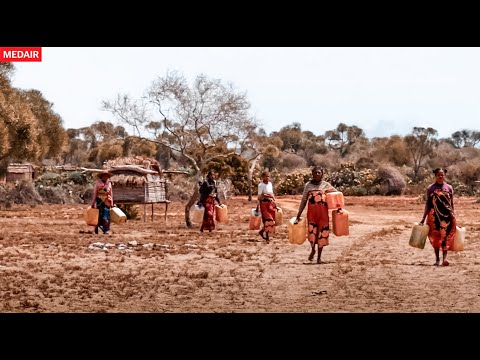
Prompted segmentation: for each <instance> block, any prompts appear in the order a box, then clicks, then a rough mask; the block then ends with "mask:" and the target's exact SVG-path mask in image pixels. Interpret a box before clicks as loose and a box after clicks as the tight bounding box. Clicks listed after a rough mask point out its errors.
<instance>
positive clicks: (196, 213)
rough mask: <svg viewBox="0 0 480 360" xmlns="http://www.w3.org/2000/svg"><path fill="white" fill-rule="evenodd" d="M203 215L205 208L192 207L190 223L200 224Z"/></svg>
mask: <svg viewBox="0 0 480 360" xmlns="http://www.w3.org/2000/svg"><path fill="white" fill-rule="evenodd" d="M204 213H205V208H204V207H203V206H201V205H200V206H199V205H195V206H194V207H193V213H192V221H193V222H194V223H197V224H201V223H202V221H203V214H204Z"/></svg>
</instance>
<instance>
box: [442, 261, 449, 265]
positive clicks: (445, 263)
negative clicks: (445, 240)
mask: <svg viewBox="0 0 480 360" xmlns="http://www.w3.org/2000/svg"><path fill="white" fill-rule="evenodd" d="M448 265H450V263H449V262H448V261H447V260H443V263H442V266H448Z"/></svg>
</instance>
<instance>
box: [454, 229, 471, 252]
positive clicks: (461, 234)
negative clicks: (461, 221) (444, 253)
mask: <svg viewBox="0 0 480 360" xmlns="http://www.w3.org/2000/svg"><path fill="white" fill-rule="evenodd" d="M466 232H467V230H466V229H465V228H464V227H459V226H457V231H456V232H455V237H454V238H453V246H452V247H451V248H450V250H451V251H463V250H464V248H465V234H466Z"/></svg>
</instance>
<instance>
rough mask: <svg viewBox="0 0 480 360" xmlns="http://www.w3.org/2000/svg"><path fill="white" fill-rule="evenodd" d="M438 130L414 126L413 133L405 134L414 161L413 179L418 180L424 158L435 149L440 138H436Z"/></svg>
mask: <svg viewBox="0 0 480 360" xmlns="http://www.w3.org/2000/svg"><path fill="white" fill-rule="evenodd" d="M437 134H438V132H437V130H435V129H433V128H430V127H429V128H423V127H414V128H413V131H412V134H411V135H407V136H405V142H406V144H407V147H408V149H409V150H410V153H411V154H412V161H413V179H414V181H418V180H419V179H418V173H419V171H420V167H421V166H422V162H423V160H424V159H425V158H426V157H427V156H430V155H431V154H432V153H433V151H434V150H435V148H436V146H437V144H438V140H437V139H435V137H436V136H437Z"/></svg>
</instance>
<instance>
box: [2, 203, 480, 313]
mask: <svg viewBox="0 0 480 360" xmlns="http://www.w3.org/2000/svg"><path fill="white" fill-rule="evenodd" d="M299 200H300V197H299V196H291V197H279V205H280V206H281V207H282V208H283V210H284V212H285V219H288V218H289V217H293V216H294V215H295V214H296V211H297V209H298V204H299ZM252 204H254V203H253V202H248V201H247V200H246V198H244V197H237V198H234V199H230V200H229V201H228V206H229V215H230V219H231V221H230V223H229V224H228V225H218V226H217V229H216V230H215V231H214V232H212V233H206V234H200V232H199V231H198V229H197V227H195V229H187V228H186V227H185V225H184V224H183V221H182V219H183V215H182V208H183V205H182V204H180V203H176V202H174V203H172V205H171V206H170V207H169V216H168V222H167V223H165V222H164V220H163V217H162V213H163V207H162V206H158V207H156V208H155V222H153V223H152V222H148V221H147V222H146V223H144V222H143V221H128V222H127V223H126V224H123V225H114V226H113V234H112V235H110V236H102V235H98V236H95V235H92V234H90V233H86V231H87V230H91V228H88V227H86V226H85V225H84V223H83V221H82V219H79V214H81V212H82V208H83V207H82V206H78V205H61V206H60V205H50V206H37V207H35V208H29V207H16V208H14V209H12V210H9V211H0V229H1V231H0V274H1V277H0V311H2V312H479V311H480V296H479V295H480V281H479V280H480V279H479V278H480V271H479V270H480V261H479V260H478V258H477V256H476V254H477V252H478V250H479V242H478V232H479V230H480V221H478V219H480V217H479V215H480V205H479V204H477V203H476V199H474V198H462V199H459V200H458V202H457V212H458V214H457V217H458V219H459V223H460V224H467V226H468V227H467V229H468V231H467V236H466V250H465V251H463V252H458V253H454V252H451V253H450V254H449V261H450V263H451V266H449V267H434V266H432V264H433V262H434V254H433V249H432V248H431V246H430V244H428V243H427V245H426V247H425V249H424V250H420V249H415V248H412V247H410V246H409V245H408V239H409V236H410V231H411V226H412V224H413V222H414V221H418V220H419V218H420V217H421V214H422V212H423V203H422V202H421V201H419V200H418V199H416V198H414V197H410V198H408V197H390V198H389V197H385V198H378V197H361V198H353V197H352V198H347V199H346V205H345V208H346V209H347V210H348V211H349V219H350V235H349V236H342V237H336V236H334V235H332V236H331V238H330V245H329V246H328V247H326V248H325V250H324V252H323V255H322V259H323V260H324V261H325V263H324V264H320V265H318V264H316V263H311V262H309V261H308V260H307V257H308V254H309V245H308V242H305V243H304V244H302V245H292V244H289V243H288V241H287V226H286V225H282V226H280V227H278V228H277V234H276V235H275V237H274V239H273V241H271V242H270V243H269V244H266V243H265V242H264V241H263V240H262V239H261V238H260V237H259V236H258V234H257V233H256V231H250V230H247V229H248V215H249V209H250V208H251V207H252V206H253V205H252ZM304 215H305V213H304ZM285 222H286V221H285ZM97 242H101V243H103V244H107V243H108V245H107V247H103V248H101V247H98V248H93V245H92V244H95V243H97ZM129 242H130V244H129ZM120 244H123V245H124V247H123V248H122V247H121V246H120ZM100 245H102V244H100Z"/></svg>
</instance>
